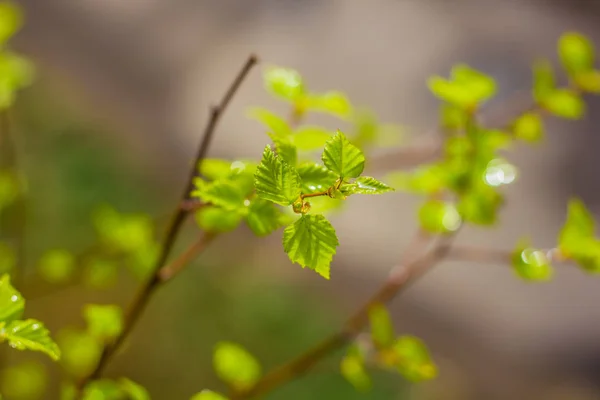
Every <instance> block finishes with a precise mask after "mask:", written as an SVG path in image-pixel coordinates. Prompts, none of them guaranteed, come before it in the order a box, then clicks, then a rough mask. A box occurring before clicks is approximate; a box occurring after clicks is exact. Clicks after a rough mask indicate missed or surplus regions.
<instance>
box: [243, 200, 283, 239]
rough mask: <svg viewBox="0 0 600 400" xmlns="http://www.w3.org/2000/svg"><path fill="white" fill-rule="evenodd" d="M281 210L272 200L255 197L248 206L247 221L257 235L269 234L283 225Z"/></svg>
mask: <svg viewBox="0 0 600 400" xmlns="http://www.w3.org/2000/svg"><path fill="white" fill-rule="evenodd" d="M281 221H282V215H281V211H280V210H279V209H278V208H277V207H276V206H275V204H273V203H271V202H270V201H267V200H263V199H255V200H253V201H252V202H251V203H250V206H249V207H248V215H247V216H246V222H247V223H248V226H249V227H250V229H252V232H254V233H255V234H256V235H257V236H267V235H269V234H271V233H272V232H273V231H275V230H277V229H279V227H281V226H282V224H281Z"/></svg>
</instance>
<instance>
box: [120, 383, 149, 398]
mask: <svg viewBox="0 0 600 400" xmlns="http://www.w3.org/2000/svg"><path fill="white" fill-rule="evenodd" d="M119 386H120V388H121V390H122V391H123V392H124V393H125V394H126V395H127V396H128V397H127V399H128V400H150V393H148V391H147V390H146V388H144V387H143V386H142V385H140V384H139V383H136V382H134V381H132V380H131V379H127V378H121V379H119Z"/></svg>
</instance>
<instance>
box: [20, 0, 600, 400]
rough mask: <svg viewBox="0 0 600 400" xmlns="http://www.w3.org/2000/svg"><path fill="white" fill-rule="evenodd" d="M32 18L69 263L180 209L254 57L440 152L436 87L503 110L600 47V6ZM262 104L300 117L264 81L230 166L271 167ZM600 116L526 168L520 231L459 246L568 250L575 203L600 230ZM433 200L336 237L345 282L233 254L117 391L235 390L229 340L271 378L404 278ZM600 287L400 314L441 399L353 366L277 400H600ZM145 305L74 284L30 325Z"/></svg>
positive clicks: (226, 123)
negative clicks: (386, 284)
mask: <svg viewBox="0 0 600 400" xmlns="http://www.w3.org/2000/svg"><path fill="white" fill-rule="evenodd" d="M19 3H20V4H21V5H22V6H23V7H24V8H25V11H26V16H27V21H26V26H25V29H24V30H23V31H22V32H21V33H20V34H19V35H18V36H17V38H16V40H15V41H14V45H15V47H16V48H17V49H18V50H20V51H22V52H24V53H25V54H27V55H28V56H30V57H31V58H33V59H34V60H35V62H36V64H37V66H38V74H39V78H38V81H37V83H36V84H35V85H34V86H33V87H32V88H31V89H29V90H28V91H27V92H25V93H23V96H22V99H21V100H20V101H19V103H18V104H17V108H18V109H19V110H20V111H19V113H18V115H19V122H20V124H19V126H20V134H21V136H20V137H19V145H20V147H19V149H20V151H21V155H22V157H23V158H24V164H25V165H26V168H25V170H26V173H27V174H28V178H29V182H30V193H29V194H30V198H29V203H28V205H29V209H30V215H29V218H28V252H29V253H28V254H29V255H28V257H29V258H30V259H35V257H36V255H39V253H40V252H41V251H43V249H45V248H47V247H51V246H67V247H68V248H71V249H73V250H75V249H77V248H78V246H86V245H88V244H89V243H90V242H91V241H93V234H92V230H91V227H90V222H89V221H90V218H89V215H90V213H91V210H92V209H93V208H94V206H96V205H97V204H98V203H101V202H109V203H111V204H114V205H115V206H116V207H117V208H118V209H119V210H121V211H123V212H136V211H141V212H148V213H151V214H152V215H156V216H161V215H164V214H165V212H167V211H168V210H171V208H172V207H173V203H174V201H175V200H176V198H177V197H178V196H179V192H180V187H181V185H182V184H183V181H184V179H185V176H186V174H185V171H186V170H187V168H188V167H189V165H188V163H187V160H190V159H191V157H192V152H193V148H194V147H195V145H196V143H197V141H198V139H199V137H200V133H201V131H202V127H203V125H204V123H205V122H206V118H207V114H208V111H207V109H208V105H209V104H210V103H213V102H215V101H217V100H218V99H219V98H220V96H221V94H222V93H223V91H224V90H225V88H226V87H227V85H228V84H229V82H230V81H231V79H232V77H233V76H234V75H235V73H236V72H237V70H238V69H239V67H240V65H241V64H242V63H243V61H244V59H245V58H246V57H247V55H248V54H249V53H250V52H255V53H257V54H259V55H260V57H261V59H262V60H263V61H264V62H265V63H266V64H269V63H270V64H277V65H284V66H289V67H293V68H295V69H298V70H299V71H300V72H301V73H302V74H303V75H304V77H305V78H306V80H307V81H308V84H309V86H310V87H311V88H314V89H315V90H321V91H323V90H328V89H339V90H342V91H344V92H346V93H347V94H348V95H349V97H350V98H351V100H352V101H353V103H355V104H357V105H368V106H369V107H371V108H372V109H374V110H375V111H376V112H377V113H378V115H380V116H381V119H382V120H383V121H389V122H394V123H399V124H402V125H405V126H409V127H410V128H409V129H408V132H409V133H411V134H414V135H416V136H417V137H418V136H419V135H423V136H425V135H430V134H431V133H428V132H430V131H431V128H434V127H435V124H436V118H437V101H436V100H435V99H434V98H433V96H431V95H430V94H429V92H428V91H427V89H426V87H425V80H426V78H427V77H429V76H430V75H432V74H436V73H437V74H442V75H445V74H446V73H447V71H448V70H449V69H450V67H451V66H452V65H453V64H455V63H457V62H466V63H468V64H470V65H471V66H473V67H475V68H478V69H481V70H483V71H484V72H486V73H488V74H491V75H493V76H494V77H496V78H497V80H498V83H499V87H500V93H499V95H498V96H497V99H496V100H494V101H493V102H492V103H491V104H490V106H489V107H490V110H492V109H493V108H494V107H502V101H503V100H506V99H508V98H511V96H512V95H514V93H515V92H517V91H520V90H523V89H525V90H527V88H528V87H529V86H530V84H531V83H530V82H531V79H530V69H529V68H530V65H531V62H532V61H533V60H535V59H536V58H537V57H549V58H551V59H552V60H555V59H556V56H555V53H556V52H555V43H556V40H557V39H558V37H559V36H560V34H561V33H562V32H564V31H567V30H577V31H580V32H582V33H584V34H586V35H588V36H590V37H591V38H592V39H594V40H595V42H596V43H600V28H599V27H600V25H599V24H598V23H599V22H600V18H599V17H600V2H595V1H593V0H589V1H585V0H577V1H575V0H571V1H542V0H539V1H534V0H520V1H517V0H507V1H500V0H477V1H476V0H446V1H441V0H440V1H434V0H421V1H417V0H410V1H400V0H371V1H358V0H329V1H324V0H305V1H300V0H280V1H274V0H257V1H243V0H222V1H199V0H195V1H190V0H162V1H161V0H129V1H126V2H123V1H114V0H103V1H100V0H77V1H74V0H21V1H20V2H19ZM256 105H266V106H269V107H271V108H273V109H275V110H278V111H281V112H284V110H285V105H284V104H281V103H277V102H275V101H274V100H272V99H271V98H269V96H268V95H267V94H266V93H265V91H264V90H263V88H262V82H261V78H260V73H259V72H258V71H254V72H253V74H252V75H251V77H250V79H248V81H247V82H246V83H245V84H244V86H243V87H242V89H241V91H240V93H239V95H238V96H237V97H236V98H235V100H234V102H233V104H232V105H231V107H230V109H228V111H227V114H226V116H225V118H224V120H223V122H222V124H221V125H220V127H219V129H218V135H217V137H216V140H215V142H214V146H213V147H212V149H211V154H212V155H213V156H222V157H231V158H234V157H242V156H251V157H257V156H258V155H259V154H260V153H261V150H262V147H263V146H264V143H265V136H264V134H262V128H261V127H260V126H259V125H258V124H257V123H255V122H254V121H251V120H249V119H247V118H246V117H245V116H244V111H245V109H246V108H247V107H249V106H256ZM599 110H600V103H599V102H598V100H597V99H591V100H590V103H589V112H588V116H587V117H586V119H585V120H584V121H582V122H578V123H567V122H556V121H552V122H549V123H548V124H547V128H548V135H547V140H546V142H545V143H544V144H543V145H541V146H539V148H531V147H523V146H521V147H519V148H518V149H517V150H516V151H515V152H514V153H513V154H512V155H511V160H512V161H513V162H514V163H515V164H516V165H517V166H518V167H519V168H520V171H521V173H520V176H519V178H518V181H517V182H516V183H515V184H514V185H512V186H511V187H509V189H508V192H509V194H508V205H507V207H506V208H505V209H504V211H503V212H502V220H501V225H499V227H498V229H489V230H484V229H473V228H468V229H465V231H464V232H463V233H461V236H460V240H459V242H461V243H465V244H470V245H481V246H486V247H497V248H503V249H511V248H512V247H513V246H514V243H515V241H516V239H517V238H518V237H519V236H521V235H522V234H526V235H530V236H531V237H532V238H533V239H534V243H535V244H536V245H539V246H542V247H543V246H546V247H549V246H552V245H553V244H554V243H555V238H556V235H557V232H558V229H559V228H560V226H561V224H562V222H563V220H564V214H565V209H566V208H565V205H566V202H567V200H568V198H569V197H570V196H572V195H578V196H581V197H582V198H583V199H584V201H585V202H586V204H587V205H588V206H589V207H590V208H591V209H592V210H594V211H600V191H598V190H597V187H598V184H599V183H600V178H599V177H598V174H596V171H597V169H598V163H597V159H596V157H597V148H598V144H599V143H600V142H599V140H600V139H598V137H597V135H596V127H597V126H598V125H597V124H598V118H597V115H598V114H597V113H598V111H599ZM323 122H324V123H325V124H327V125H328V126H331V127H332V128H335V127H337V126H336V121H334V120H329V119H327V120H325V121H323ZM390 166H391V165H390ZM418 202H419V199H418V198H416V197H413V196H409V195H406V194H402V193H396V194H392V195H386V196H381V197H377V198H367V199H352V202H351V204H350V205H349V209H348V210H346V212H345V213H343V214H342V215H339V216H336V217H335V218H334V220H333V224H334V226H335V227H336V229H337V230H338V234H339V236H340V242H341V244H342V245H341V246H340V248H339V250H338V254H337V255H336V257H335V261H334V265H333V267H332V268H333V269H332V271H333V273H332V279H331V281H330V282H325V281H323V280H322V279H321V278H320V277H319V276H317V275H316V274H314V273H310V272H309V271H305V270H301V269H300V268H299V267H298V266H292V265H291V264H290V263H289V262H288V261H287V258H286V256H285V255H284V254H283V252H282V250H281V245H280V234H279V233H276V234H274V235H272V236H271V237H269V238H267V239H257V238H255V237H252V236H251V235H250V232H249V231H246V230H241V231H238V232H235V233H233V234H230V235H228V236H226V237H222V238H220V239H219V240H218V241H217V243H216V245H215V246H214V248H212V249H211V250H210V251H209V252H208V253H207V255H206V257H204V258H202V259H200V260H198V261H197V262H195V263H194V264H195V265H193V267H192V268H190V270H188V271H186V273H185V277H183V276H182V277H181V279H178V280H176V281H174V282H173V283H172V284H170V285H169V286H167V287H165V288H164V289H162V290H161V291H160V293H159V294H158V295H157V296H156V297H155V298H154V299H153V301H152V304H151V305H150V307H149V309H148V310H147V312H146V313H145V315H144V317H143V321H142V322H141V323H140V325H139V326H138V327H137V328H136V330H135V332H134V334H133V337H132V339H131V341H130V345H129V346H128V347H127V349H126V351H125V352H124V353H123V354H122V355H120V356H119V357H118V358H116V359H115V361H114V363H113V364H112V365H111V367H110V369H109V371H108V375H109V376H121V375H124V376H130V377H132V378H133V379H135V380H136V381H138V382H140V383H142V384H144V385H145V386H147V387H148V389H149V390H150V391H151V394H152V395H153V398H156V399H167V398H168V399H170V398H173V399H179V398H189V397H190V396H191V394H193V393H195V392H197V391H199V390H200V389H202V388H204V387H215V388H219V387H218V386H216V385H218V383H215V378H214V376H213V375H212V372H211V370H210V364H211V361H210V357H211V356H210V354H211V349H212V346H213V345H214V343H215V342H216V341H218V340H220V339H229V340H236V341H239V342H241V343H243V344H244V345H246V346H247V347H248V348H250V349H252V350H253V351H254V352H255V353H256V354H257V355H258V356H259V358H261V360H263V362H264V365H265V367H269V366H273V365H276V364H279V363H281V362H283V361H284V360H286V359H287V358H289V357H290V356H293V355H295V354H298V353H299V352H301V351H302V350H303V349H305V348H307V346H310V345H311V344H312V343H314V342H315V341H316V340H317V339H318V338H319V337H321V336H323V335H324V334H325V333H326V332H330V331H332V330H334V329H336V327H337V326H338V324H339V323H340V322H341V321H342V320H343V318H344V317H345V316H346V315H347V314H348V313H349V312H350V311H351V310H352V309H354V308H355V307H356V306H357V305H358V304H360V303H361V302H362V301H364V299H365V298H366V297H367V296H368V295H369V293H370V292H372V291H373V290H374V289H375V288H376V287H377V286H378V284H379V283H380V282H381V281H382V280H383V279H385V276H386V274H387V272H388V271H389V269H390V268H391V266H393V265H394V264H395V263H396V262H397V260H398V259H399V257H400V254H401V251H400V249H402V248H403V247H402V246H404V245H406V244H407V242H408V240H409V238H410V236H411V235H412V233H413V231H414V230H415V227H416V220H415V216H414V214H415V207H416V205H417V204H418ZM357 214H361V215H362V217H361V218H360V220H357V219H356V218H355V215H357ZM184 241H185V240H184ZM231 249H235V251H232V250H231ZM599 285H600V281H598V280H597V279H593V278H590V277H588V276H585V275H584V274H582V273H581V272H580V271H579V270H576V269H574V268H567V267H565V268H561V269H560V270H559V272H558V274H557V276H556V278H555V280H554V281H552V282H550V283H547V284H539V285H529V284H526V283H523V282H522V281H520V280H519V279H517V278H516V277H515V276H514V274H513V273H512V272H511V271H510V269H509V268H508V267H507V266H498V265H477V264H468V265H467V264H464V265H463V264H457V263H444V264H443V265H442V266H440V267H439V268H437V269H436V270H435V271H434V272H433V273H431V274H430V275H428V276H427V277H426V278H425V279H423V280H422V281H421V282H419V284H418V285H416V286H415V287H414V288H412V289H411V290H410V291H409V292H408V293H407V294H406V295H403V296H402V297H401V298H399V299H398V300H397V301H396V302H395V303H394V305H393V307H392V312H393V315H394V318H395V319H396V322H397V324H396V326H397V328H398V331H399V332H402V333H414V334H417V335H419V336H420V337H422V338H423V339H424V340H426V342H427V343H428V345H429V346H430V348H431V349H432V351H433V352H434V354H435V357H436V360H437V361H438V363H439V365H440V368H441V375H440V377H439V379H438V380H436V381H434V382H431V383H427V384H424V385H422V386H417V387H407V386H406V385H405V384H403V383H402V382H400V379H399V378H397V377H389V376H383V377H381V384H380V385H378V388H377V389H376V390H375V391H374V392H372V393H370V394H362V395H359V394H355V393H354V392H353V390H352V389H351V388H350V387H349V385H347V384H346V383H344V382H343V381H342V380H341V378H339V377H338V376H337V375H336V373H335V363H329V364H327V363H326V364H327V365H329V366H330V367H331V368H324V369H323V371H319V372H318V373H316V374H315V375H314V376H311V377H308V378H303V379H302V380H299V381H298V382H296V383H295V384H293V385H291V386H290V387H288V388H286V389H285V390H280V391H276V392H274V393H273V394H272V395H271V396H270V397H269V398H273V399H313V398H314V399H334V398H335V399H338V398H339V399H355V398H356V399H368V398H371V399H525V398H527V399H575V400H578V399H600V345H598V340H597V337H598V334H599V333H600V308H599V307H597V303H598V302H599V301H600V290H598V288H599V287H600V286H599ZM134 290H135V282H134V281H133V280H131V279H129V280H127V279H126V278H125V280H124V282H123V283H122V284H120V285H119V286H118V287H117V288H114V289H113V290H111V291H108V292H107V291H102V292H97V293H89V292H86V291H85V290H83V289H81V288H78V287H72V288H69V289H66V290H64V291H62V292H60V293H57V294H53V295H50V296H46V297H43V298H40V299H38V300H32V301H31V302H30V303H29V304H30V308H29V309H28V313H29V314H30V315H35V316H36V317H39V318H40V319H44V320H46V321H48V323H49V325H50V326H51V327H52V328H53V330H56V329H58V328H60V327H62V326H64V325H65V324H81V320H80V317H79V315H80V310H81V306H82V304H84V303H85V302H90V301H94V302H118V303H120V304H126V303H127V302H128V301H129V299H130V298H131V296H132V295H133V293H134ZM65 301H66V302H67V303H66V304H67V305H65ZM42 316H44V317H43V318H42ZM54 378H56V379H54ZM54 380H56V382H58V375H53V383H54ZM54 390H55V391H56V390H57V389H56V388H55V389H54ZM49 398H57V397H49Z"/></svg>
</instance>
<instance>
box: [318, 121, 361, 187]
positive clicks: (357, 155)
mask: <svg viewBox="0 0 600 400" xmlns="http://www.w3.org/2000/svg"><path fill="white" fill-rule="evenodd" d="M321 159H322V160H323V164H325V166H326V167H327V168H328V169H329V170H330V171H332V172H334V173H336V174H337V175H338V177H340V178H356V177H358V176H360V174H362V172H363V170H364V168H365V155H364V154H363V152H362V151H360V149H359V148H358V147H356V146H354V145H353V144H352V143H350V142H349V141H348V139H347V138H346V136H345V135H344V134H343V133H342V132H340V131H337V133H336V134H335V136H334V137H332V138H331V139H329V140H328V141H327V143H325V149H324V150H323V155H322V157H321Z"/></svg>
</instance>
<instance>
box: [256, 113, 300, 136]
mask: <svg viewBox="0 0 600 400" xmlns="http://www.w3.org/2000/svg"><path fill="white" fill-rule="evenodd" d="M248 116H249V117H250V118H252V119H255V120H257V121H259V122H260V123H262V124H263V125H265V126H266V127H267V128H268V131H269V132H273V133H274V134H275V135H277V136H289V135H291V133H292V129H291V128H290V126H289V125H288V123H287V122H286V121H285V119H283V118H281V117H280V116H278V115H276V114H274V113H272V112H271V111H269V110H267V109H265V108H258V107H256V108H251V109H250V110H249V111H248Z"/></svg>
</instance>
